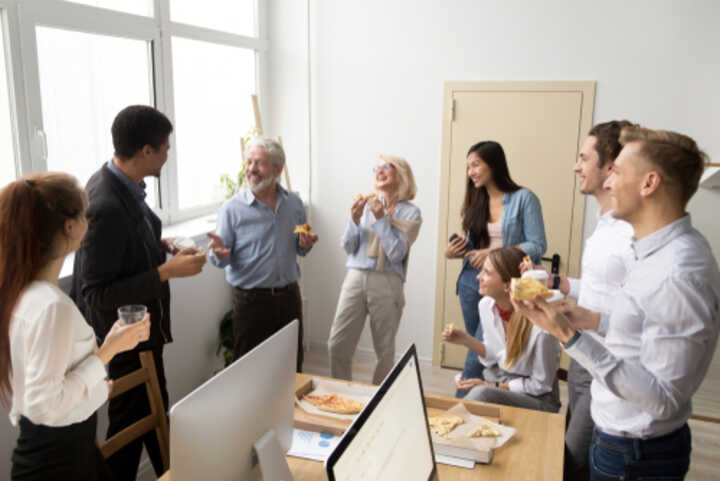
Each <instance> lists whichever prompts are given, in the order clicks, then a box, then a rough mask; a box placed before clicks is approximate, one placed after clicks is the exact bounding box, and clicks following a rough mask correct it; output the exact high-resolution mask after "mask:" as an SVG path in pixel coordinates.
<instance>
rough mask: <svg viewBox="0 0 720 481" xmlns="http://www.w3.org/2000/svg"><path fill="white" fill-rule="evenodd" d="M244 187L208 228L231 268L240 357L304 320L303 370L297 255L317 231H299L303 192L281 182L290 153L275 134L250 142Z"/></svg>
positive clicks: (214, 251) (217, 253)
mask: <svg viewBox="0 0 720 481" xmlns="http://www.w3.org/2000/svg"><path fill="white" fill-rule="evenodd" d="M245 152H246V159H247V163H246V166H245V178H246V180H247V183H248V186H249V188H244V189H242V190H241V191H240V192H239V193H237V194H236V195H235V196H234V197H232V198H231V199H229V200H228V201H226V202H225V204H223V206H222V207H221V209H220V212H219V214H218V221H217V230H216V232H215V233H212V232H208V237H210V239H211V240H210V244H209V245H208V249H209V258H210V262H211V263H212V264H213V265H214V266H216V267H223V268H225V276H226V278H227V280H228V282H229V283H230V284H231V285H232V286H233V316H232V317H233V334H234V338H235V352H234V354H235V359H237V358H239V357H241V356H242V355H244V354H245V353H247V352H249V351H250V350H252V349H253V348H254V347H255V346H257V345H258V344H260V343H261V342H263V341H264V340H265V339H267V338H268V337H270V336H271V335H272V334H273V333H275V332H276V331H278V330H279V329H281V328H282V327H283V326H285V325H287V324H288V323H289V322H290V321H292V320H293V319H298V320H299V321H300V331H299V336H298V357H297V370H298V372H300V371H302V361H303V351H302V304H301V297H300V288H299V287H298V283H297V281H298V279H299V278H300V267H299V266H298V264H297V257H296V256H297V255H301V256H304V255H306V254H307V253H308V252H309V251H310V249H311V248H312V246H313V245H314V244H315V242H317V240H318V237H317V235H315V234H305V233H301V234H295V233H294V230H295V227H296V226H298V225H301V224H305V223H306V215H305V208H304V207H303V203H302V201H301V200H300V198H299V197H298V196H297V195H296V194H294V193H293V192H290V191H288V190H286V189H284V188H283V187H282V186H280V184H279V183H278V180H279V178H280V174H281V173H282V170H283V166H284V165H285V153H284V152H283V149H282V146H280V144H279V143H278V142H276V141H274V140H272V139H265V138H258V139H255V140H252V141H251V142H249V143H248V145H247V147H246V150H245Z"/></svg>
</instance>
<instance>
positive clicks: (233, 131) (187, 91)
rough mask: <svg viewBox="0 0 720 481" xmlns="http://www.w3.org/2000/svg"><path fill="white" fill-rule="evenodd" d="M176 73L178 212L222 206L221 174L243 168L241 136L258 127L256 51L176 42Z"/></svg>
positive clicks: (174, 64)
mask: <svg viewBox="0 0 720 481" xmlns="http://www.w3.org/2000/svg"><path fill="white" fill-rule="evenodd" d="M199 65H202V68H198V66H199ZM173 74H174V75H173V77H174V85H175V120H176V135H175V139H176V144H177V154H176V155H177V178H178V202H179V208H180V209H181V210H182V209H187V208H190V207H197V206H199V205H203V204H208V203H211V202H220V201H222V200H223V191H222V189H221V186H220V173H228V174H231V176H234V174H235V173H236V172H237V171H238V170H239V169H240V165H241V162H242V153H241V151H240V150H241V147H240V138H241V137H243V136H244V135H245V134H246V132H247V131H248V130H249V129H250V128H251V127H252V126H253V124H254V119H253V113H252V105H251V103H250V94H253V93H255V53H254V52H253V51H252V50H249V49H245V48H238V47H228V46H225V45H217V44H214V43H208V42H198V41H195V40H188V39H184V38H173ZM199 91H201V92H203V94H202V95H198V92H199Z"/></svg>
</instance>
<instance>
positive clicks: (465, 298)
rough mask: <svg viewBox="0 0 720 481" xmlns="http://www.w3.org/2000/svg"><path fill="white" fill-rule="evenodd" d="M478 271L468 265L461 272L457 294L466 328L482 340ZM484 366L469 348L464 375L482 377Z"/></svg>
mask: <svg viewBox="0 0 720 481" xmlns="http://www.w3.org/2000/svg"><path fill="white" fill-rule="evenodd" d="M478 272H479V271H477V270H476V269H473V268H472V267H470V266H467V267H466V268H464V269H463V270H462V272H460V277H459V278H458V282H457V295H458V298H459V299H460V309H461V310H462V315H463V320H464V321H465V330H466V331H467V332H469V333H472V334H473V335H474V336H475V337H476V338H477V339H480V340H481V341H482V339H483V331H482V324H481V323H480V313H479V312H478V302H480V299H482V296H481V295H480V294H478V280H477V275H478ZM482 371H483V367H482V365H481V364H480V361H478V358H477V354H475V353H474V352H472V351H470V350H468V353H467V357H466V358H465V367H464V368H463V372H462V376H463V377H464V378H466V379H468V378H480V379H482V377H483V376H482ZM467 393H468V392H467V391H462V390H460V389H458V390H456V391H455V397H457V398H463V397H465V395H466V394H467Z"/></svg>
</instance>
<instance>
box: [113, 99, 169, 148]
mask: <svg viewBox="0 0 720 481" xmlns="http://www.w3.org/2000/svg"><path fill="white" fill-rule="evenodd" d="M110 131H111V132H112V139H113V147H115V157H117V158H119V159H121V160H127V159H129V158H130V157H132V156H133V155H135V154H136V153H137V152H138V151H139V150H140V149H142V148H143V147H145V146H146V145H149V146H150V147H152V148H153V149H158V148H160V146H161V145H162V144H163V143H164V142H165V140H167V138H168V137H169V136H170V134H171V133H172V131H173V126H172V123H171V122H170V120H169V119H168V118H167V117H166V116H165V114H163V113H162V112H160V111H159V110H157V109H155V108H153V107H150V106H149V105H131V106H129V107H125V108H124V109H122V110H121V111H120V113H119V114H117V116H115V120H114V121H113V124H112V128H111V129H110Z"/></svg>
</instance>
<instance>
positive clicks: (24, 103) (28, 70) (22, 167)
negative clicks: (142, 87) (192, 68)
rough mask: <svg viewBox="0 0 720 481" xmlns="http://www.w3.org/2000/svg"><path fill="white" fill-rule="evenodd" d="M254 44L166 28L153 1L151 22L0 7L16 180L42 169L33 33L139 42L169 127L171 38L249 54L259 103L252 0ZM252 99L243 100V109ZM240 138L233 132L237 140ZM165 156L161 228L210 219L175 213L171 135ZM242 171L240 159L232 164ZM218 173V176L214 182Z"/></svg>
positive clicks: (95, 10) (262, 14)
mask: <svg viewBox="0 0 720 481" xmlns="http://www.w3.org/2000/svg"><path fill="white" fill-rule="evenodd" d="M256 1H257V4H256V16H257V18H256V22H257V34H258V35H257V37H247V36H243V35H237V34H233V33H228V32H222V31H218V30H212V29H209V28H205V27H197V26H194V25H188V24H183V23H177V22H171V21H170V0H152V3H153V13H154V15H153V16H152V17H147V16H142V15H135V14H130V13H125V12H120V11H116V10H109V9H106V8H101V7H94V6H89V5H84V4H78V3H72V2H69V1H63V0H0V9H1V10H2V13H3V15H2V18H1V20H2V22H3V32H4V34H5V39H4V40H5V55H6V59H7V62H6V63H7V65H8V90H9V93H10V99H9V101H10V105H11V124H12V126H13V133H14V138H15V142H14V143H15V145H14V149H15V166H16V167H15V171H16V174H17V175H18V176H20V175H23V174H26V173H29V172H37V171H45V170H47V160H46V155H45V154H46V152H45V151H46V148H47V147H46V143H45V141H44V134H43V133H40V132H42V131H43V118H42V104H41V102H42V100H41V95H40V76H39V63H38V52H37V39H36V27H37V26H44V27H51V28H58V29H63V30H70V31H77V32H84V33H90V34H97V35H107V36H114V37H119V38H128V39H133V40H142V41H146V42H148V44H149V45H150V60H151V62H152V65H151V66H150V70H151V73H152V89H153V92H152V93H153V96H154V102H155V107H156V108H157V109H159V110H161V111H162V112H164V113H165V114H166V115H167V116H168V118H169V119H170V120H171V121H172V122H173V124H175V103H174V85H173V68H172V38H173V37H182V38H188V39H193V40H199V41H204V42H210V43H216V44H220V45H226V46H234V47H241V48H245V49H250V50H252V51H254V53H255V85H256V94H257V95H258V96H259V97H260V98H262V86H263V82H262V76H263V72H264V69H263V66H264V64H265V62H266V59H265V56H266V53H267V50H268V42H267V28H266V27H265V26H266V5H265V1H264V0H256ZM249 101H250V100H249V99H248V102H249ZM242 135H243V133H242V132H238V140H239V139H240V137H241V136H242ZM170 144H171V149H170V152H169V154H168V161H167V163H166V164H165V166H164V167H163V171H162V175H161V176H160V181H159V183H158V203H159V206H158V208H157V209H155V211H156V213H157V214H158V215H159V216H160V218H161V219H162V221H163V223H164V224H166V225H169V224H173V223H177V222H182V221H185V220H188V219H190V218H194V217H199V216H202V215H206V214H209V213H212V212H215V211H216V210H217V208H218V207H219V206H220V205H221V202H209V203H208V204H205V205H201V206H196V207H192V208H187V209H183V210H180V209H179V202H178V168H177V150H176V149H175V148H174V147H175V142H174V134H173V135H171V138H170ZM238 165H240V159H238ZM219 175H220V172H218V176H219Z"/></svg>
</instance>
